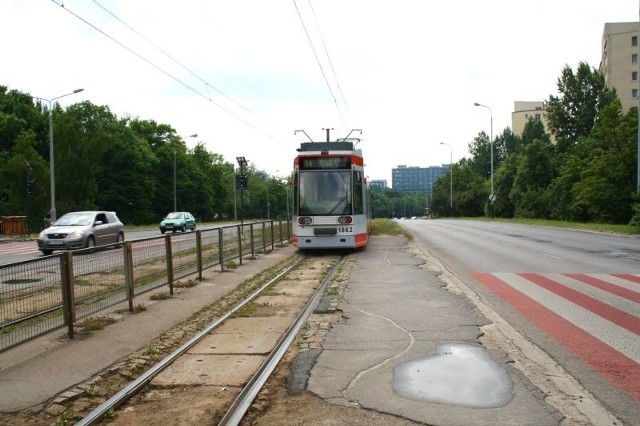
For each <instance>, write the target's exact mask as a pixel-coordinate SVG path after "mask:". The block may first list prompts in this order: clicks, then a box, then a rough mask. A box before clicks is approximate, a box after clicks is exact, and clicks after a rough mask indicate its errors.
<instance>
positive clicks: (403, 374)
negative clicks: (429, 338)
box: [393, 343, 513, 408]
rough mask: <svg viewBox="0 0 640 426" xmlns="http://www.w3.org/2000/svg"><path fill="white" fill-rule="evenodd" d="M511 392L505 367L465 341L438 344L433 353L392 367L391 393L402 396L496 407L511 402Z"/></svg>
mask: <svg viewBox="0 0 640 426" xmlns="http://www.w3.org/2000/svg"><path fill="white" fill-rule="evenodd" d="M512 391H513V382H512V381H511V378H510V377H509V375H508V374H507V372H506V370H505V369H504V368H503V367H502V366H500V365H499V364H498V363H496V362H495V361H493V360H492V359H491V357H490V356H489V354H487V352H485V350H484V349H483V348H481V347H478V346H474V345H470V344H466V343H447V344H442V345H438V348H437V349H436V355H432V356H428V357H425V358H420V359H416V360H413V361H408V362H405V363H402V364H400V365H398V366H397V367H395V368H394V370H393V392H394V393H395V394H396V395H398V396H400V397H401V398H405V399H412V400H417V401H430V402H439V403H442V404H451V405H461V406H465V407H474V408H496V407H502V406H505V405H507V404H508V403H509V401H511V398H512V396H513V393H512Z"/></svg>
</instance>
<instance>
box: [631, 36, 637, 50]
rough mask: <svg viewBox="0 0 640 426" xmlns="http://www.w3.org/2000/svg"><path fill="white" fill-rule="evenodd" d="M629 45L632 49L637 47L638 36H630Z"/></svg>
mask: <svg viewBox="0 0 640 426" xmlns="http://www.w3.org/2000/svg"><path fill="white" fill-rule="evenodd" d="M631 45H632V46H634V47H635V46H637V45H638V36H631Z"/></svg>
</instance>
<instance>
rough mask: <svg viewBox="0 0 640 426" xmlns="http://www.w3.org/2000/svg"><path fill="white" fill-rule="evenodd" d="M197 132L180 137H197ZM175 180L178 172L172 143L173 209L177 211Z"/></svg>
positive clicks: (174, 145)
mask: <svg viewBox="0 0 640 426" xmlns="http://www.w3.org/2000/svg"><path fill="white" fill-rule="evenodd" d="M197 137H198V134H197V133H194V134H192V135H189V136H183V137H182V139H184V138H197ZM177 182H178V173H177V168H176V143H175V142H174V143H173V211H174V212H177V211H178V191H177V190H176V189H177Z"/></svg>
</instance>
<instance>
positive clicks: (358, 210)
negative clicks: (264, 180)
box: [292, 140, 371, 250]
mask: <svg viewBox="0 0 640 426" xmlns="http://www.w3.org/2000/svg"><path fill="white" fill-rule="evenodd" d="M293 166H294V196H293V218H292V222H293V232H292V239H293V244H294V245H296V246H297V247H298V248H299V249H303V250H305V249H333V248H359V247H365V246H366V245H367V243H368V241H369V230H370V226H371V200H370V197H369V194H370V193H369V185H368V183H367V181H366V178H365V174H364V160H363V157H362V151H361V150H360V149H355V148H354V144H353V141H352V140H338V141H336V142H306V143H302V144H301V145H300V148H299V149H298V155H297V156H296V158H295V160H294V163H293Z"/></svg>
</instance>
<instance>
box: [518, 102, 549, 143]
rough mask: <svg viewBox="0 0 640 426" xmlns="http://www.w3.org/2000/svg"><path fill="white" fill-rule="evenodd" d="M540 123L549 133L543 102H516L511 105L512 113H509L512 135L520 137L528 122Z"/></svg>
mask: <svg viewBox="0 0 640 426" xmlns="http://www.w3.org/2000/svg"><path fill="white" fill-rule="evenodd" d="M530 119H533V120H538V121H542V124H543V125H544V129H545V131H546V132H547V133H549V127H548V126H547V116H546V113H545V110H544V102H543V101H531V102H527V101H516V102H514V103H513V112H512V113H511V131H512V132H513V134H514V135H517V136H522V131H523V130H524V126H525V125H526V124H527V122H528V121H529V120H530Z"/></svg>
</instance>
